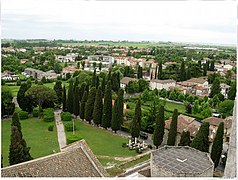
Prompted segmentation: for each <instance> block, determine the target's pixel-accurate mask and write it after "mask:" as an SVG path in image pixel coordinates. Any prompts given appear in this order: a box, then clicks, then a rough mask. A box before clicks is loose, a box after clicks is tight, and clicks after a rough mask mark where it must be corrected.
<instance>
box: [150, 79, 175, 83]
mask: <svg viewBox="0 0 238 180" xmlns="http://www.w3.org/2000/svg"><path fill="white" fill-rule="evenodd" d="M150 82H155V83H160V84H169V83H176V81H175V80H172V79H166V80H160V79H153V80H151V81H150Z"/></svg>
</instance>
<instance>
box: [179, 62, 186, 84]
mask: <svg viewBox="0 0 238 180" xmlns="http://www.w3.org/2000/svg"><path fill="white" fill-rule="evenodd" d="M185 80H186V72H185V64H184V61H182V63H181V67H180V81H185Z"/></svg>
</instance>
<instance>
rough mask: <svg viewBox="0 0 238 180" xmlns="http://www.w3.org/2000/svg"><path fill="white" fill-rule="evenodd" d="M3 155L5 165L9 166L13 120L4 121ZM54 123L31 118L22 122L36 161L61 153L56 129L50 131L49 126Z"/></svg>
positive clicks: (24, 134)
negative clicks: (54, 152) (54, 153)
mask: <svg viewBox="0 0 238 180" xmlns="http://www.w3.org/2000/svg"><path fill="white" fill-rule="evenodd" d="M1 123H2V130H1V131H2V142H1V143H2V155H3V165H4V166H8V165H9V162H8V153H9V145H10V135H11V133H10V126H11V119H8V120H2V122H1ZM50 124H54V125H55V123H54V122H49V123H48V122H44V121H43V120H39V119H38V118H29V119H26V120H21V126H22V133H23V138H24V139H25V140H26V143H27V145H28V146H29V147H31V149H30V154H31V156H32V157H33V158H34V159H35V158H38V157H42V156H46V155H49V154H52V153H53V150H55V151H56V152H59V145H58V139H57V132H56V127H54V130H53V132H50V131H48V126H49V125H50Z"/></svg>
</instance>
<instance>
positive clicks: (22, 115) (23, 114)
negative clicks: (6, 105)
mask: <svg viewBox="0 0 238 180" xmlns="http://www.w3.org/2000/svg"><path fill="white" fill-rule="evenodd" d="M18 114H19V118H20V120H23V119H28V112H26V111H19V112H18Z"/></svg>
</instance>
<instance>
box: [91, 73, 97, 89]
mask: <svg viewBox="0 0 238 180" xmlns="http://www.w3.org/2000/svg"><path fill="white" fill-rule="evenodd" d="M96 81H97V75H96V69H94V72H93V77H92V87H96Z"/></svg>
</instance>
